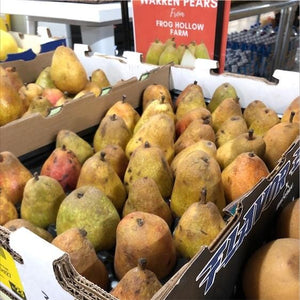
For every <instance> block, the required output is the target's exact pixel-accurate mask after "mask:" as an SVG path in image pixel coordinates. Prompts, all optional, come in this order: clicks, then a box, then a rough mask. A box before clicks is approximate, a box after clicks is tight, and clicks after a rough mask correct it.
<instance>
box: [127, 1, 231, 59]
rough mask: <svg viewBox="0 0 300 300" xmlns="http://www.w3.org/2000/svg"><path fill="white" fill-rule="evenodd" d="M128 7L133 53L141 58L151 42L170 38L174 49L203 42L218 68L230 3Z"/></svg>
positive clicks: (137, 4)
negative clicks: (130, 13)
mask: <svg viewBox="0 0 300 300" xmlns="http://www.w3.org/2000/svg"><path fill="white" fill-rule="evenodd" d="M220 4H222V7H221V5H220ZM132 7H133V22H134V35H135V38H134V41H135V51H137V52H141V53H143V56H144V57H145V55H146V53H147V50H148V48H149V46H150V44H151V43H152V42H154V41H155V40H160V41H162V42H165V41H166V40H167V39H169V38H174V39H175V42H176V45H177V46H178V45H180V44H185V45H188V44H189V43H190V42H192V41H195V42H196V43H201V42H203V43H204V44H205V45H206V47H207V49H208V52H209V56H210V58H211V59H217V60H219V61H220V65H221V63H222V61H223V58H224V55H222V53H221V49H222V51H223V54H224V53H225V52H224V51H225V50H226V41H227V27H228V21H229V11H230V1H218V0H132ZM220 9H221V11H220ZM218 10H219V11H218ZM216 39H221V43H220V41H219V40H218V42H217V43H216ZM224 43H225V47H224ZM222 45H223V47H222ZM216 46H218V49H216Z"/></svg>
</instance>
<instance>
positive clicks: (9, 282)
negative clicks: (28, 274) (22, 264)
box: [0, 247, 26, 300]
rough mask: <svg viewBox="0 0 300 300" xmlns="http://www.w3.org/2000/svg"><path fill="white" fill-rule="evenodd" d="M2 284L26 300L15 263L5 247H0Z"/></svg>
mask: <svg viewBox="0 0 300 300" xmlns="http://www.w3.org/2000/svg"><path fill="white" fill-rule="evenodd" d="M0 282H1V283H2V284H4V285H6V286H7V287H8V288H9V289H11V290H12V291H13V292H14V293H16V294H17V295H19V296H20V297H21V298H22V299H24V300H25V299H26V296H25V293H24V288H23V285H22V282H21V279H20V276H19V273H18V270H17V267H16V264H15V261H14V259H13V258H12V256H11V255H10V254H9V252H8V251H6V250H5V249H4V248H3V247H0Z"/></svg>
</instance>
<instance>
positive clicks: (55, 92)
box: [42, 88, 64, 106]
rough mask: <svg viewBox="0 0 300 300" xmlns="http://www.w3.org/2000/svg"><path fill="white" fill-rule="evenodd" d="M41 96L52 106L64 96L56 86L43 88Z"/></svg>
mask: <svg viewBox="0 0 300 300" xmlns="http://www.w3.org/2000/svg"><path fill="white" fill-rule="evenodd" d="M42 96H43V97H45V98H46V99H48V100H49V102H50V103H51V104H52V106H55V105H56V103H57V101H58V100H59V99H60V98H62V97H64V93H63V92H62V91H61V90H59V89H58V88H45V89H44V90H43V92H42Z"/></svg>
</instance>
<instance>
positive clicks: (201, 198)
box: [200, 187, 207, 204]
mask: <svg viewBox="0 0 300 300" xmlns="http://www.w3.org/2000/svg"><path fill="white" fill-rule="evenodd" d="M206 195H207V189H206V188H205V187H204V188H202V190H201V196H200V203H201V204H206V203H207V201H206Z"/></svg>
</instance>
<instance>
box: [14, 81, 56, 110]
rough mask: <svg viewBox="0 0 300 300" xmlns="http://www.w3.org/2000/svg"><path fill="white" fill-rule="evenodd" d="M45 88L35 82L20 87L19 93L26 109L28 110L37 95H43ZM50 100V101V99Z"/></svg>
mask: <svg viewBox="0 0 300 300" xmlns="http://www.w3.org/2000/svg"><path fill="white" fill-rule="evenodd" d="M43 91H44V88H43V87H41V86H40V85H39V84H37V83H35V82H30V83H28V84H24V85H23V86H22V87H21V88H20V89H19V91H18V92H19V95H20V97H21V99H23V102H24V106H25V110H27V109H28V108H29V106H30V103H31V102H32V100H33V99H35V98H37V97H41V96H42V95H43ZM49 102H50V101H49Z"/></svg>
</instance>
